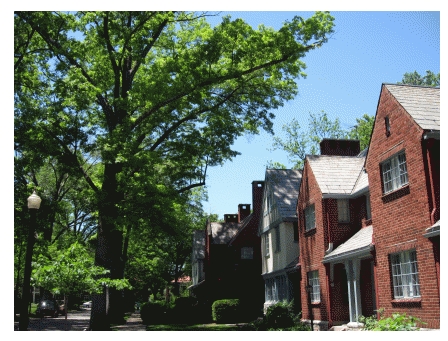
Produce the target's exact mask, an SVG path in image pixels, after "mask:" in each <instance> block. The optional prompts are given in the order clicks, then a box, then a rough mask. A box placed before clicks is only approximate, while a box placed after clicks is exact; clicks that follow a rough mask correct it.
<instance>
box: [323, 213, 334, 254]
mask: <svg viewBox="0 0 448 341" xmlns="http://www.w3.org/2000/svg"><path fill="white" fill-rule="evenodd" d="M327 234H328V249H327V250H325V254H326V255H328V254H329V253H330V252H331V251H333V242H332V241H331V238H330V214H329V213H328V209H327Z"/></svg>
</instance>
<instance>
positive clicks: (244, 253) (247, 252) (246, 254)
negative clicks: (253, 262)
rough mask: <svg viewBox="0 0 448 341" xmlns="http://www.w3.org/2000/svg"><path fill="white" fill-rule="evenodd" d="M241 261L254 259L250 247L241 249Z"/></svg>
mask: <svg viewBox="0 0 448 341" xmlns="http://www.w3.org/2000/svg"><path fill="white" fill-rule="evenodd" d="M241 259H254V248H253V247H252V246H244V247H242V248H241Z"/></svg>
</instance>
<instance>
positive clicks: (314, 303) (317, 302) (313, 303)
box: [311, 301, 320, 307]
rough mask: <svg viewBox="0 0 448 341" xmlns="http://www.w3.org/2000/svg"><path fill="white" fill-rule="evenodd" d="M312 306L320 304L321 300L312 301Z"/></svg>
mask: <svg viewBox="0 0 448 341" xmlns="http://www.w3.org/2000/svg"><path fill="white" fill-rule="evenodd" d="M311 306H313V307H317V306H320V301H316V302H311Z"/></svg>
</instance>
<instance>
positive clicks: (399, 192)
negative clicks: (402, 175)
mask: <svg viewBox="0 0 448 341" xmlns="http://www.w3.org/2000/svg"><path fill="white" fill-rule="evenodd" d="M409 193H411V190H410V188H409V184H406V185H404V186H403V187H400V188H399V189H396V190H395V191H392V192H389V193H386V194H383V196H382V197H381V199H382V200H383V203H387V202H391V201H393V200H396V199H398V198H401V197H403V196H405V195H408V194H409Z"/></svg>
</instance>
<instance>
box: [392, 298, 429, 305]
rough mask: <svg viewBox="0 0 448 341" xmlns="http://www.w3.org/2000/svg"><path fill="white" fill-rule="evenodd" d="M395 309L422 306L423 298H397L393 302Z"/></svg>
mask: <svg viewBox="0 0 448 341" xmlns="http://www.w3.org/2000/svg"><path fill="white" fill-rule="evenodd" d="M391 303H392V306H393V307H404V306H421V304H422V298H421V297H415V298H395V299H393V300H392V301H391Z"/></svg>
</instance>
